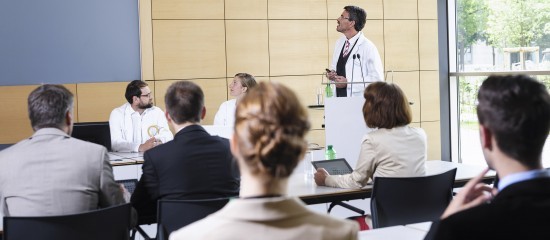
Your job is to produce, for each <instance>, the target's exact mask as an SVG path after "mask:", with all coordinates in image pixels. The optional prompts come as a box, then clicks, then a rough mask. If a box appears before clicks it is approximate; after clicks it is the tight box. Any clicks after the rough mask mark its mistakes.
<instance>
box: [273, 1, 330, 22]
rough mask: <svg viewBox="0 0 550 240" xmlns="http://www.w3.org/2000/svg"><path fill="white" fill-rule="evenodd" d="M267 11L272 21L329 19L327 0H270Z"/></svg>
mask: <svg viewBox="0 0 550 240" xmlns="http://www.w3.org/2000/svg"><path fill="white" fill-rule="evenodd" d="M267 10H268V15H269V18H270V19H326V18H327V7H326V0H301V1H296V0H269V1H268V8H267ZM338 16H340V15H338Z"/></svg>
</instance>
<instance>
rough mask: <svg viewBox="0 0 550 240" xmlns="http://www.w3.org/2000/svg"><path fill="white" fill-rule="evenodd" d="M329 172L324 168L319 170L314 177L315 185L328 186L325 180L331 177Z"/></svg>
mask: <svg viewBox="0 0 550 240" xmlns="http://www.w3.org/2000/svg"><path fill="white" fill-rule="evenodd" d="M329 175H330V174H328V172H327V170H325V169H324V168H317V172H315V174H314V175H313V178H314V179H315V183H316V184H317V186H326V185H325V179H326V178H327V176H329Z"/></svg>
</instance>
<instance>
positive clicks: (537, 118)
mask: <svg viewBox="0 0 550 240" xmlns="http://www.w3.org/2000/svg"><path fill="white" fill-rule="evenodd" d="M478 102H479V104H478V106H477V115H478V119H479V131H480V138H481V147H482V149H483V154H484V155H485V159H486V161H487V164H488V165H489V167H490V168H491V169H494V170H496V171H497V174H498V176H499V177H500V182H499V184H498V189H494V190H492V189H490V188H488V187H487V186H485V185H483V184H482V183H480V182H481V179H482V177H483V175H484V174H485V173H486V172H487V170H485V171H484V172H482V173H481V174H480V175H478V176H477V177H476V178H474V179H472V180H471V181H470V182H468V184H466V186H465V187H464V188H463V189H462V191H461V192H460V193H459V194H457V195H456V196H455V198H454V199H453V201H452V202H451V203H450V204H449V206H448V207H447V209H446V210H445V212H444V213H443V216H442V217H441V220H440V221H436V222H434V223H433V224H432V227H431V229H430V232H429V233H428V235H427V236H426V239H548V238H550V173H549V171H548V170H546V169H542V164H541V155H542V150H543V147H544V143H545V141H546V139H547V138H548V131H549V129H550V96H549V95H548V91H547V90H546V87H545V86H544V85H543V84H541V83H539V82H537V81H536V80H534V79H531V78H529V77H527V76H521V75H520V76H491V77H489V78H487V80H485V81H484V82H483V84H482V85H481V88H480V89H479V93H478ZM493 195H494V198H493V197H492V196H493ZM489 201H490V202H489Z"/></svg>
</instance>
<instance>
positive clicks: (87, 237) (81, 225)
mask: <svg viewBox="0 0 550 240" xmlns="http://www.w3.org/2000/svg"><path fill="white" fill-rule="evenodd" d="M130 214H131V206H130V204H129V203H127V204H123V205H118V206H114V207H109V208H104V209H100V210H94V211H90V212H86V213H79V214H72V215H63V216H44V217H4V236H3V237H4V240H27V239H44V240H49V239H52V240H53V239H55V240H65V239H67V240H69V239H71V240H73V239H81V240H97V239H102V240H115V239H116V240H122V239H129V231H130Z"/></svg>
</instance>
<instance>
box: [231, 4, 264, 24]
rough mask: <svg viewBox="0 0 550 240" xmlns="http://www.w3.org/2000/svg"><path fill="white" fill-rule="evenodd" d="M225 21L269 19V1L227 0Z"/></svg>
mask: <svg viewBox="0 0 550 240" xmlns="http://www.w3.org/2000/svg"><path fill="white" fill-rule="evenodd" d="M225 19H267V0H225Z"/></svg>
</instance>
